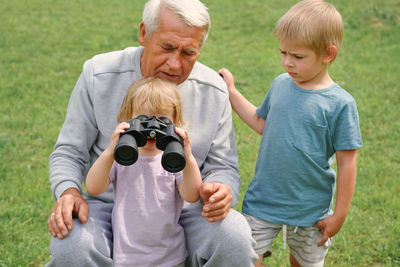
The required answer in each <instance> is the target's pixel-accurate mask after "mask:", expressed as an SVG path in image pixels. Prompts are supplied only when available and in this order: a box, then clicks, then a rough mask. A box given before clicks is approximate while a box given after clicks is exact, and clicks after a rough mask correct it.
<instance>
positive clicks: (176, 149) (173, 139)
mask: <svg viewBox="0 0 400 267" xmlns="http://www.w3.org/2000/svg"><path fill="white" fill-rule="evenodd" d="M128 123H129V125H130V127H129V129H127V130H126V131H125V132H124V133H123V134H121V136H120V139H119V141H118V144H117V146H116V147H115V149H114V159H115V161H116V162H118V163H119V164H121V165H125V166H128V165H132V164H133V163H135V162H136V161H137V158H138V147H141V146H144V145H146V143H147V138H148V137H150V138H155V139H156V146H157V148H158V149H160V150H163V151H164V153H163V155H162V157H161V165H162V166H163V168H164V169H165V170H167V171H169V172H179V171H181V170H183V168H185V165H186V158H185V154H184V153H183V145H182V138H181V137H180V136H179V135H178V134H177V133H176V132H175V125H174V124H173V123H172V122H171V121H170V120H169V119H168V118H166V117H160V118H158V117H155V116H153V117H147V116H146V115H140V116H137V117H136V118H133V119H131V120H130V121H128Z"/></svg>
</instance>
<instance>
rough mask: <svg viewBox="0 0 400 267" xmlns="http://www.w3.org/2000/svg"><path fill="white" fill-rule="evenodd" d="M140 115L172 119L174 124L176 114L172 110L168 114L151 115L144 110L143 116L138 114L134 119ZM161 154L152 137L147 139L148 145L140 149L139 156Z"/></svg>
mask: <svg viewBox="0 0 400 267" xmlns="http://www.w3.org/2000/svg"><path fill="white" fill-rule="evenodd" d="M139 115H146V116H147V117H152V116H156V117H167V118H168V119H170V120H171V121H172V122H174V121H173V118H174V112H173V111H172V110H171V111H170V112H168V114H167V113H157V114H154V113H150V112H148V111H146V110H143V111H142V113H141V114H137V115H134V116H133V118H134V117H136V116H139ZM158 153H160V150H159V149H158V148H157V146H156V138H151V137H150V136H148V137H147V143H146V145H144V146H142V147H139V155H142V156H153V155H156V154H158Z"/></svg>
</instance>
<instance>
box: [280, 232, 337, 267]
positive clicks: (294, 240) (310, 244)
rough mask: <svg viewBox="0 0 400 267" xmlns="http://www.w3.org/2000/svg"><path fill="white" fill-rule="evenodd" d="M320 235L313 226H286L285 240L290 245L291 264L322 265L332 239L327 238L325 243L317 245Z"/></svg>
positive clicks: (311, 266)
mask: <svg viewBox="0 0 400 267" xmlns="http://www.w3.org/2000/svg"><path fill="white" fill-rule="evenodd" d="M321 239H322V235H321V233H320V232H319V230H318V228H315V227H312V226H310V227H293V226H288V230H287V242H288V245H289V247H290V256H291V261H290V262H291V263H292V266H296V264H298V266H303V267H306V266H309V267H322V266H323V265H324V259H325V256H326V254H327V253H328V248H329V246H330V245H331V243H332V241H331V239H330V238H329V239H328V241H326V243H325V244H324V245H323V246H321V247H318V246H317V244H318V243H319V242H321Z"/></svg>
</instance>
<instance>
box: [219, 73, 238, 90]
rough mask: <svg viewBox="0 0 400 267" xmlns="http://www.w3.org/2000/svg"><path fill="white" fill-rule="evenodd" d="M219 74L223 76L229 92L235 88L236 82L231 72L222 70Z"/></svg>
mask: <svg viewBox="0 0 400 267" xmlns="http://www.w3.org/2000/svg"><path fill="white" fill-rule="evenodd" d="M218 74H219V75H221V76H222V78H223V79H224V81H225V83H226V85H227V86H228V89H229V90H231V89H233V88H235V80H234V79H233V75H232V73H231V72H230V71H229V70H227V69H224V68H222V69H220V70H219V71H218Z"/></svg>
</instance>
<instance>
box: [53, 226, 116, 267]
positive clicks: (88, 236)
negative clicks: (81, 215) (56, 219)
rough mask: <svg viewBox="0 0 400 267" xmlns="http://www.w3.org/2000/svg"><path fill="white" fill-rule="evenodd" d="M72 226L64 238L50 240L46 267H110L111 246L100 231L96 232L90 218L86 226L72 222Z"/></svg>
mask: <svg viewBox="0 0 400 267" xmlns="http://www.w3.org/2000/svg"><path fill="white" fill-rule="evenodd" d="M74 226H75V227H74V229H73V230H72V231H71V232H70V233H69V235H68V236H67V237H66V238H64V239H62V240H59V239H57V238H54V237H52V238H51V241H50V255H51V260H50V262H49V263H48V264H47V265H46V267H50V266H57V267H58V266H96V262H101V263H102V264H105V265H103V266H107V265H106V264H107V263H110V265H109V266H111V263H112V261H111V248H110V245H111V244H109V241H108V240H107V238H106V236H105V235H104V234H102V231H99V230H97V231H96V225H95V224H94V222H93V221H92V220H91V219H90V218H89V220H88V222H87V223H86V224H81V223H80V222H79V221H78V220H74Z"/></svg>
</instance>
